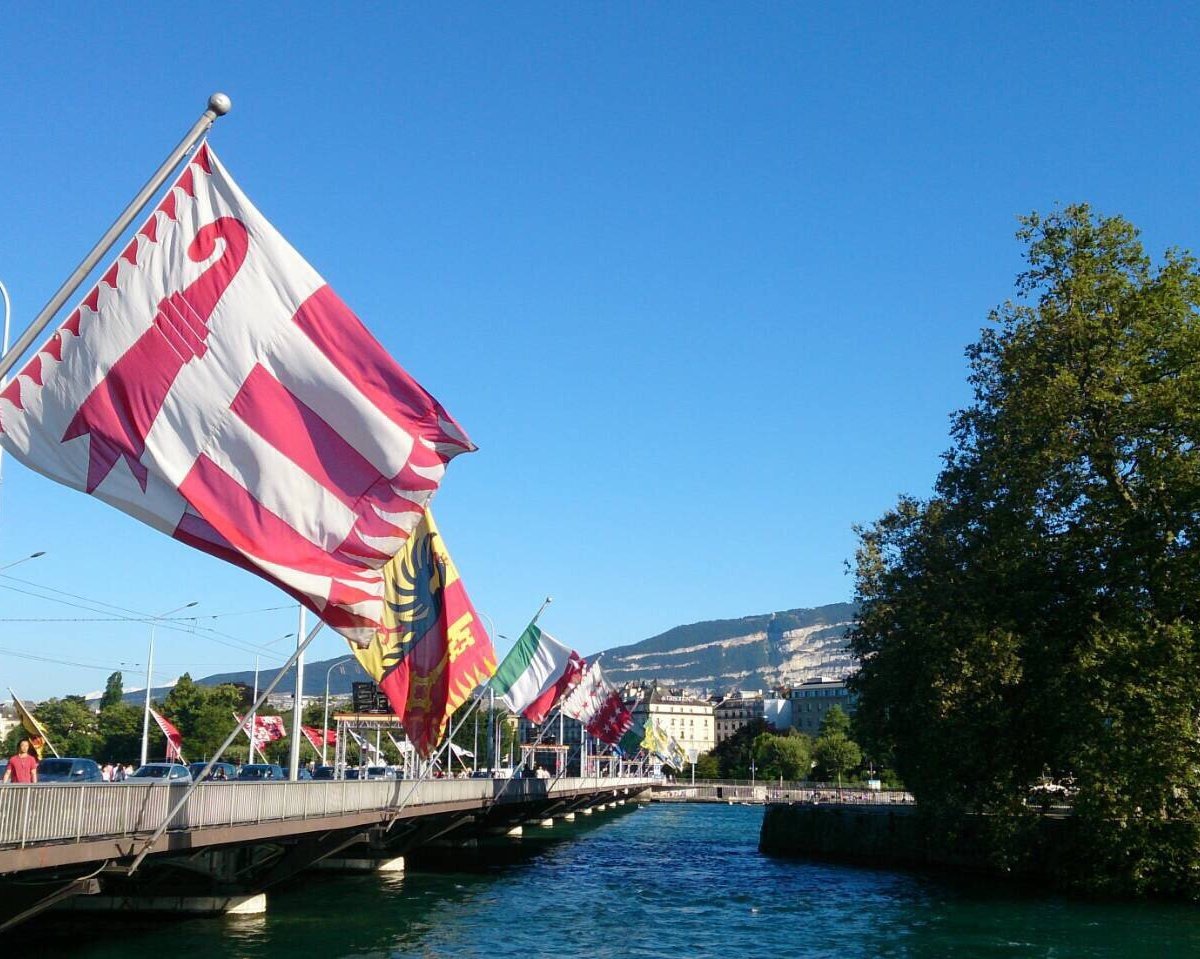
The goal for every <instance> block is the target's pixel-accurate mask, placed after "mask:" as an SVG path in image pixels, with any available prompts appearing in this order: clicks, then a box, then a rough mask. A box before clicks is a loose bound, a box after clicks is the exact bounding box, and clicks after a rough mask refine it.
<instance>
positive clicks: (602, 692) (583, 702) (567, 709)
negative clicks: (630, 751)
mask: <svg viewBox="0 0 1200 959" xmlns="http://www.w3.org/2000/svg"><path fill="white" fill-rule="evenodd" d="M562 711H563V712H564V713H566V715H568V716H570V717H571V718H572V719H578V720H579V721H580V722H581V723H583V726H584V728H585V729H586V730H587V731H588V732H589V733H591V734H592V735H593V736H595V737H596V738H597V739H599V740H600V741H601V742H605V743H608V744H609V745H612V746H615V745H617V744H618V743H619V742H620V741H621V737H622V736H623V735H625V733H626V732H628V731H629V728H630V727H631V726H632V725H633V716H632V714H631V713H630V712H629V710H628V709H626V708H625V703H624V701H623V700H622V699H621V694H620V693H618V692H617V690H616V688H615V687H614V686H613V685H612V683H610V682H609V681H608V680H607V679H605V678H604V672H603V670H601V669H600V664H599V663H592V665H591V666H589V667H588V668H587V670H586V671H585V672H584V674H583V678H582V679H581V680H580V681H579V684H578V685H577V686H576V687H575V688H574V689H573V690H571V692H569V693H567V695H566V698H564V699H563V701H562Z"/></svg>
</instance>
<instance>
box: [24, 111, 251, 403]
mask: <svg viewBox="0 0 1200 959" xmlns="http://www.w3.org/2000/svg"><path fill="white" fill-rule="evenodd" d="M232 106H233V103H232V101H231V100H230V99H229V97H227V96H226V95H225V94H224V93H214V94H213V95H212V96H211V97H209V98H208V109H207V110H205V111H204V112H203V113H202V114H200V119H199V120H197V121H196V122H195V123H194V124H193V125H192V128H191V129H190V130H188V132H187V133H186V134H185V135H184V138H183V139H182V140H180V141H179V145H178V146H176V147H175V149H174V150H172V151H171V153H170V155H168V157H167V158H166V159H165V160H164V161H163V162H162V166H160V167H159V168H158V169H157V170H155V171H154V175H153V176H152V177H150V179H149V180H147V181H146V185H145V186H143V187H142V188H141V190H139V191H138V194H137V196H135V197H134V198H133V200H132V201H131V202H130V204H129V206H127V207H126V208H125V210H124V212H123V213H122V214H121V215H120V216H119V217H117V219H116V220H115V221H114V222H113V225H112V226H110V227H109V228H108V230H107V231H106V232H105V234H104V236H102V237H100V240H99V241H98V242H97V243H96V245H95V246H94V247H92V250H91V252H90V253H89V254H88V255H87V256H85V257H84V258H83V262H81V263H80V264H79V266H77V267H75V272H74V273H72V274H71V275H70V276H69V277H67V280H66V282H65V283H63V285H62V286H60V287H59V288H58V292H57V293H55V294H54V296H52V297H51V298H50V302H49V303H47V304H46V305H45V306H44V307H42V312H41V313H39V314H38V315H37V317H36V318H35V319H34V321H33V322H32V323H31V324H29V328H28V329H27V330H26V331H25V332H24V333H22V334H21V336H20V338H19V339H18V340H17V342H16V343H14V344H13V346H12V349H11V350H8V351H7V352H6V353H5V354H4V356H3V357H0V379H2V378H3V377H5V376H6V375H7V374H8V371H9V370H11V369H12V368H13V367H14V366H15V365H16V363H17V360H19V359H20V358H21V356H22V355H23V354H24V353H25V351H26V350H28V349H29V347H30V346H31V345H32V343H33V341H34V340H36V339H37V338H38V336H40V335H41V333H42V331H43V330H44V329H45V328H46V327H47V325H49V323H50V321H51V320H52V319H54V315H55V314H56V313H58V311H59V310H61V309H62V307H63V304H64V303H66V302H67V300H69V299H70V298H71V296H72V295H73V294H74V293H75V291H76V290H77V289H78V288H79V285H80V284H81V283H82V282H83V281H84V280H85V279H87V275H88V274H89V273H91V272H92V270H93V269H95V266H96V264H97V263H99V262H100V260H101V259H102V258H103V257H104V255H105V254H106V253H108V251H109V249H110V248H111V247H112V245H113V244H114V243H116V241H117V239H118V238H119V237H120V236H121V234H122V233H124V232H125V230H126V228H127V227H128V226H129V224H131V223H132V222H133V221H134V219H135V218H136V217H137V215H138V213H140V212H141V209H142V207H144V206H145V205H146V203H147V202H148V201H149V200H150V198H151V197H152V196H153V195H154V194H155V193H157V192H158V190H159V188H160V187H161V186H162V185H163V184H164V183H165V182H166V181H167V178H168V177H169V176H170V175H171V172H172V171H173V170H174V169H175V167H176V165H178V163H179V161H180V160H182V159H183V157H184V155H185V154H186V153H187V152H188V151H189V150H190V149H192V147H194V146H195V145H196V144H197V143H199V142H200V139H201V137H203V136H204V134H206V133H207V132H208V130H209V127H211V126H212V125H213V123H214V122H215V121H216V119H217V117H221V116H224V115H225V114H226V113H228V112H229V110H230V108H231V107H232Z"/></svg>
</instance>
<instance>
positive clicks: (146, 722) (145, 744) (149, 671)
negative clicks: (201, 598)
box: [141, 601, 196, 766]
mask: <svg viewBox="0 0 1200 959" xmlns="http://www.w3.org/2000/svg"><path fill="white" fill-rule="evenodd" d="M195 605H196V602H195V601H193V602H190V603H184V604H183V605H182V606H176V607H175V608H174V609H172V610H168V611H167V612H165V613H163V614H162V615H161V616H154V617H152V618H151V620H150V651H149V652H148V653H147V654H146V705H145V708H144V709H143V710H142V763H141V764H142V765H143V766H145V765H146V763H147V762H148V761H149V759H148V757H149V754H150V690H151V689H152V688H153V687H154V682H153V679H154V631H155V629H156V628H157V627H158V621H159V620H160V619H165V618H166V617H168V616H170V615H171V613H178V612H179V611H180V610H181V609H191V607H193V606H195Z"/></svg>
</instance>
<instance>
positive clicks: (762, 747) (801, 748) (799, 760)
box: [752, 732, 811, 780]
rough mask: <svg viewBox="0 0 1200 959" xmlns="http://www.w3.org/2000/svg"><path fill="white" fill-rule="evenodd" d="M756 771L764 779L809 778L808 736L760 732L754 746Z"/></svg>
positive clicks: (809, 748) (809, 754)
mask: <svg viewBox="0 0 1200 959" xmlns="http://www.w3.org/2000/svg"><path fill="white" fill-rule="evenodd" d="M752 751H753V754H754V763H755V766H756V772H757V773H758V775H759V776H761V777H762V778H763V779H779V778H780V777H782V778H783V779H788V780H797V779H807V778H808V769H809V763H810V761H811V758H810V757H811V744H810V742H809V739H808V737H807V736H786V735H785V736H779V735H776V734H775V733H771V732H766V733H759V735H757V736H755V737H754V745H753V748H752Z"/></svg>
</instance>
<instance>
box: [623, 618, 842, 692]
mask: <svg viewBox="0 0 1200 959" xmlns="http://www.w3.org/2000/svg"><path fill="white" fill-rule="evenodd" d="M853 619H854V607H853V605H851V604H850V603H835V604H833V605H830V606H819V607H817V608H815V609H791V610H785V611H783V612H779V613H767V614H764V615H759V616H745V617H743V618H741V619H722V620H711V621H709V622H704V623H693V624H692V625H690V626H676V627H675V628H674V629H670V630H667V632H665V633H662V634H660V635H658V636H654V637H652V638H650V639H647V640H643V641H642V642H640V643H635V644H633V645H631V646H619V647H617V648H615V649H611V650H608V651H607V652H606V653H605V654H604V659H603V664H604V671H605V673H606V674H607V675H608V677H609V678H610V679H612V680H613V681H615V682H624V681H626V680H658V681H659V682H660V683H663V684H666V685H671V686H684V687H687V688H689V689H694V690H708V691H710V692H714V693H719V692H725V691H727V690H729V689H735V688H739V689H770V688H772V687H775V686H781V685H794V684H797V683H801V682H803V681H804V680H806V679H813V678H815V677H817V676H822V677H825V678H827V679H841V678H843V677H845V676H846V675H848V674H849V673H851V672H853V671H854V669H855V668H856V663H855V660H854V657H853V656H852V655H851V654H850V650H849V648H848V647H847V643H846V630H847V629H848V628H849V626H850V624H851V623H852V621H853Z"/></svg>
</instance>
